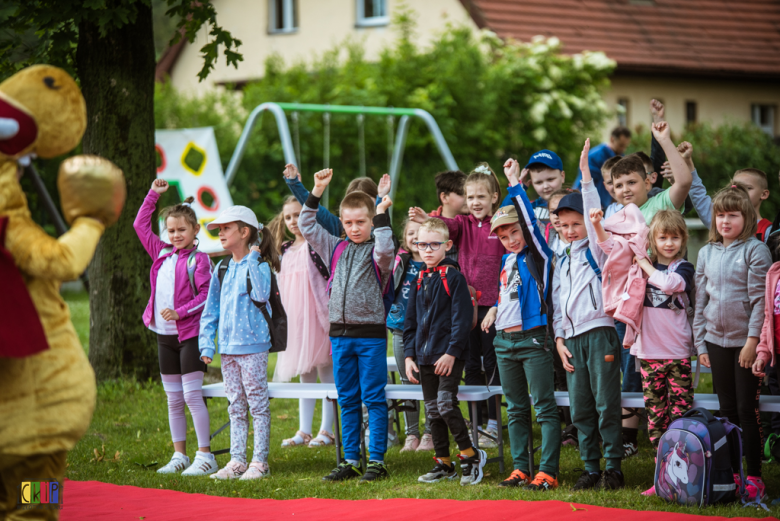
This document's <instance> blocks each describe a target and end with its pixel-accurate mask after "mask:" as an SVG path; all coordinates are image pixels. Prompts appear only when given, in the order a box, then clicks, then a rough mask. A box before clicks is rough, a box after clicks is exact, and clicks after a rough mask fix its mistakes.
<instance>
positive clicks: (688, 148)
mask: <svg viewBox="0 0 780 521" xmlns="http://www.w3.org/2000/svg"><path fill="white" fill-rule="evenodd" d="M677 151H678V152H679V153H680V155H681V156H682V158H683V159H684V160H685V164H686V165H688V170H690V171H691V172H693V170H694V167H693V145H691V144H690V143H689V142H687V141H683V142H682V143H680V144H679V145H677Z"/></svg>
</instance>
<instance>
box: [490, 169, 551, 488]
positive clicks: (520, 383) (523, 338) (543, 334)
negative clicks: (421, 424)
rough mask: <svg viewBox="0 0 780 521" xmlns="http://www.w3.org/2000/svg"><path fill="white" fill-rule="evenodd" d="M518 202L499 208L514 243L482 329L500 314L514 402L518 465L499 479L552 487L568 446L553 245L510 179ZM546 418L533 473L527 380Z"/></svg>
mask: <svg viewBox="0 0 780 521" xmlns="http://www.w3.org/2000/svg"><path fill="white" fill-rule="evenodd" d="M504 171H505V173H506V175H507V177H508V178H510V179H514V178H515V177H516V176H517V173H519V171H520V166H519V165H518V163H517V161H515V160H514V159H509V160H508V161H507V162H506V163H505V164H504ZM509 194H510V196H511V197H512V203H513V204H512V206H504V207H502V208H500V209H499V210H498V212H496V214H495V215H493V218H492V219H491V221H490V232H491V233H493V232H495V233H496V235H498V238H499V240H501V243H502V244H503V245H504V247H505V248H506V249H507V250H508V251H509V253H508V254H506V255H504V258H503V259H502V266H501V274H500V276H499V296H498V302H497V303H496V305H495V306H493V307H492V308H490V311H488V314H487V315H486V316H485V320H484V321H483V322H482V325H481V327H482V329H484V330H487V329H488V328H490V326H491V325H493V323H494V322H495V325H496V330H497V335H496V338H495V340H494V345H495V349H496V357H497V361H498V371H499V373H500V376H501V385H502V387H503V389H504V394H505V396H506V401H507V404H508V407H507V414H508V416H509V439H510V446H511V449H512V462H513V464H514V471H513V472H512V474H511V475H510V476H509V477H508V478H507V479H505V480H504V481H502V482H501V483H500V484H499V486H503V487H521V486H524V485H526V486H525V488H526V489H527V490H541V491H546V490H552V489H555V488H557V487H558V464H559V460H560V453H561V424H560V417H559V416H558V406H557V405H556V403H555V370H554V355H553V353H552V348H553V337H552V335H551V334H550V333H551V328H550V327H548V326H549V324H550V322H548V317H549V314H550V310H551V309H552V295H551V293H550V277H551V275H552V265H553V258H554V255H553V252H552V251H551V250H550V248H549V247H548V246H547V243H546V242H545V240H544V236H543V235H542V233H541V231H540V230H539V228H538V227H537V225H536V216H535V215H534V211H533V208H532V206H531V201H529V200H528V196H527V195H526V194H525V189H524V188H523V186H522V184H520V183H518V184H515V185H514V186H510V187H509ZM529 384H530V388H531V396H532V397H533V401H534V409H535V410H536V421H537V422H538V423H539V424H540V425H541V426H542V453H541V454H542V455H541V458H542V459H541V463H540V465H539V472H538V473H537V474H536V476H535V477H534V478H533V480H532V478H531V475H530V474H526V472H527V471H528V470H529V468H530V462H529V459H528V452H527V447H528V436H529V431H530V427H531V426H530V424H529V419H530V418H531V407H530V405H529V403H528V388H529Z"/></svg>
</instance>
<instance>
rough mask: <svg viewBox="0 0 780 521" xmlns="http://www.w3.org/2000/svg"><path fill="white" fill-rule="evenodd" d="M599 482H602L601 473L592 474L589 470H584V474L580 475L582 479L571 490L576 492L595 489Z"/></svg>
mask: <svg viewBox="0 0 780 521" xmlns="http://www.w3.org/2000/svg"><path fill="white" fill-rule="evenodd" d="M599 481H601V472H592V473H591V472H588V471H587V470H583V471H582V474H580V478H579V479H578V480H577V482H576V483H575V484H574V486H573V487H572V488H571V489H572V490H575V491H576V490H590V489H594V488H596V486H597V485H598V484H599Z"/></svg>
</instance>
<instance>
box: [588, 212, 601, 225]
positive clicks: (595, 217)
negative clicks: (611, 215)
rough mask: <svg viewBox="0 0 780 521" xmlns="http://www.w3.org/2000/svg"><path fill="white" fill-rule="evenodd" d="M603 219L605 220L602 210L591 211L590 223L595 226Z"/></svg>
mask: <svg viewBox="0 0 780 521" xmlns="http://www.w3.org/2000/svg"><path fill="white" fill-rule="evenodd" d="M603 218H604V212H602V211H601V209H600V208H591V209H590V222H592V223H593V224H598V223H600V222H601V219H603Z"/></svg>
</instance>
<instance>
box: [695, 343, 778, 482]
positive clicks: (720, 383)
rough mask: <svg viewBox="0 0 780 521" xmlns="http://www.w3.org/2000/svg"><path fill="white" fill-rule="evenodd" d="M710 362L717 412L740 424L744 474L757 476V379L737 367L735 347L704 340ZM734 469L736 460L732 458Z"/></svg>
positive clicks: (760, 441)
mask: <svg viewBox="0 0 780 521" xmlns="http://www.w3.org/2000/svg"><path fill="white" fill-rule="evenodd" d="M707 350H708V351H709V355H710V363H711V364H712V385H713V387H715V392H716V394H717V395H718V400H719V401H720V413H721V415H722V416H725V417H727V418H728V419H729V421H730V422H731V423H733V424H735V425H738V426H740V427H742V453H743V454H744V455H745V459H746V460H747V475H748V476H752V477H757V478H758V477H761V453H762V452H763V447H764V444H763V437H764V436H763V432H762V429H761V416H760V415H759V412H758V398H759V396H760V393H761V378H759V377H758V376H754V375H753V371H752V370H751V369H750V368H747V369H745V368H743V367H740V366H739V352H740V351H741V350H742V349H741V348H739V347H721V346H718V345H715V344H711V343H709V342H707ZM731 465H732V467H733V468H734V469H737V468H739V462H738V461H735V460H734V459H732V462H731Z"/></svg>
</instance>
